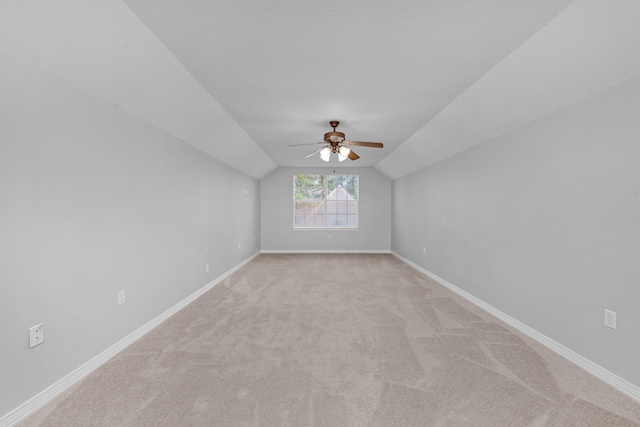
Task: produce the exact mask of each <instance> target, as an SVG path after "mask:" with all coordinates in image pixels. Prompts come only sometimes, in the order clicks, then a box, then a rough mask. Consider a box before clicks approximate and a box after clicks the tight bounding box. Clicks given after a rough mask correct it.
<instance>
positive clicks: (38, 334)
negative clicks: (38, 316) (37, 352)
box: [29, 323, 44, 348]
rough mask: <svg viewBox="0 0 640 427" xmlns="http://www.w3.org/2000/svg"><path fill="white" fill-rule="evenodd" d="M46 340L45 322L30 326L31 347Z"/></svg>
mask: <svg viewBox="0 0 640 427" xmlns="http://www.w3.org/2000/svg"><path fill="white" fill-rule="evenodd" d="M43 342H44V323H40V324H39V325H36V326H32V327H30V328H29V348H33V347H35V346H37V345H40V344H42V343H43Z"/></svg>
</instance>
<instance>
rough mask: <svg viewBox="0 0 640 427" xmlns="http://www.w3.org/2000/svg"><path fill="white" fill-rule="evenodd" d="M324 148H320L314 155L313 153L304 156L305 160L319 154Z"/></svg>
mask: <svg viewBox="0 0 640 427" xmlns="http://www.w3.org/2000/svg"><path fill="white" fill-rule="evenodd" d="M323 148H324V147H322V148H318V149H317V150H316V151H314V152H313V153H311V154H307V155H306V156H304V158H305V159H308V158H309V157H311V156H313V155H314V154H316V153H319V152H320V151H321V150H322V149H323Z"/></svg>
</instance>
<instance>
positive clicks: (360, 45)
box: [0, 0, 640, 179]
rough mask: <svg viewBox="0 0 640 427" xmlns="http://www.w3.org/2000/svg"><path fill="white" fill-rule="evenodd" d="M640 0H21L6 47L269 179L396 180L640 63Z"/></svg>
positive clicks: (4, 22)
mask: <svg viewBox="0 0 640 427" xmlns="http://www.w3.org/2000/svg"><path fill="white" fill-rule="evenodd" d="M639 46H640V1H637V0H616V1H613V0H575V1H573V2H571V1H569V0H536V1H534V2H531V1H529V0H484V1H481V2H470V1H464V0H458V1H452V0H415V1H406V2H383V1H380V0H376V1H364V0H340V1H338V0H325V1H323V2H317V1H310V0H280V1H278V2H264V1H257V0H245V1H242V2H239V1H232V0H220V1H210V0H191V1H188V2H185V1H181V0H125V1H124V2H121V1H109V2H94V1H90V2H87V1H86V0H51V1H47V2H42V1H38V0H22V1H19V0H16V1H8V2H2V3H0V49H2V50H5V51H6V52H8V53H10V54H12V55H13V56H15V57H17V58H19V59H21V60H25V61H28V62H31V63H34V64H36V65H37V66H39V67H41V68H42V69H44V70H45V71H46V72H49V73H52V74H54V75H56V76H59V77H60V78H62V79H63V80H65V81H67V82H69V83H70V84H72V85H74V86H76V87H78V88H80V89H83V90H85V91H86V92H89V93H91V94H93V95H95V96H97V97H99V98H101V99H103V100H105V101H107V102H110V103H112V104H114V105H117V106H119V107H120V108H121V109H123V110H124V111H127V112H129V113H131V114H133V115H135V116H137V117H139V118H141V119H143V120H145V121H147V122H149V123H151V124H152V125H154V126H156V127H158V128H160V129H163V130H165V131H167V132H168V133H171V134H173V135H175V136H176V137H178V138H180V139H182V140H184V141H185V142H187V143H189V144H192V145H194V146H195V147H197V148H199V149H201V150H202V151H204V152H206V153H209V154H211V155H213V156H215V157H217V158H219V159H220V160H222V161H224V162H226V163H228V164H230V165H232V166H234V167H236V168H238V169H240V170H242V171H244V172H246V173H247V174H249V175H251V176H253V177H255V178H258V179H260V178H262V177H264V176H265V175H266V174H268V173H269V172H270V171H271V170H273V169H274V168H276V167H277V166H324V165H326V163H324V162H322V160H320V158H319V156H313V157H311V158H308V159H304V156H305V155H306V154H308V153H310V152H312V151H314V150H315V149H316V148H317V146H307V147H305V146H302V147H291V148H288V147H287V145H289V144H301V143H314V142H318V141H321V140H322V135H323V134H324V133H325V132H327V131H329V130H331V129H330V127H329V125H328V122H329V120H340V121H341V125H340V127H339V128H338V130H341V131H343V132H345V133H346V135H347V138H348V139H355V140H361V141H380V142H383V143H384V144H385V147H384V148H383V149H374V148H364V147H359V148H358V149H357V150H356V151H357V152H358V154H359V155H360V156H361V158H360V159H359V160H357V161H355V162H351V161H348V160H347V161H345V162H343V163H341V164H335V163H333V164H332V165H334V166H369V167H370V166H374V167H376V168H377V169H378V170H380V171H381V172H383V173H384V174H385V175H386V176H388V177H389V178H391V179H396V178H399V177H401V176H403V175H405V174H407V173H410V172H412V171H415V170H417V169H419V168H421V167H424V166H426V165H428V164H431V163H434V162H436V161H438V160H441V159H443V158H445V157H447V156H449V155H452V154H455V153H456V152H459V151H461V150H464V149H466V148H468V147H470V146H472V145H474V144H478V143H481V142H483V141H486V140H487V139H489V138H492V137H494V136H497V135H499V134H501V133H504V132H507V131H509V130H512V129H515V128H517V127H519V126H522V125H523V124H526V123H528V122H530V121H532V120H535V119H537V118H539V117H542V116H544V115H546V114H549V113H550V112H552V111H554V110H557V109H558V108H562V107H564V106H566V105H569V104H571V103H574V102H576V101H579V100H581V99H584V98H585V97H587V96H589V95H591V94H593V93H595V92H597V91H600V90H603V89H606V88H607V87H610V86H613V85H615V84H617V83H619V82H621V81H623V80H626V79H628V78H631V77H633V76H635V75H638V74H640V49H639Z"/></svg>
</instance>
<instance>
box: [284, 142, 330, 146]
mask: <svg viewBox="0 0 640 427" xmlns="http://www.w3.org/2000/svg"><path fill="white" fill-rule="evenodd" d="M316 144H326V142H324V141H322V142H310V143H308V144H291V145H287V147H300V146H302V145H316Z"/></svg>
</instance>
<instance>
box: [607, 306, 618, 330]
mask: <svg viewBox="0 0 640 427" xmlns="http://www.w3.org/2000/svg"><path fill="white" fill-rule="evenodd" d="M604 326H607V327H609V328H611V329H617V328H618V315H617V314H616V312H615V311H611V310H607V309H606V308H605V309H604Z"/></svg>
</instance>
